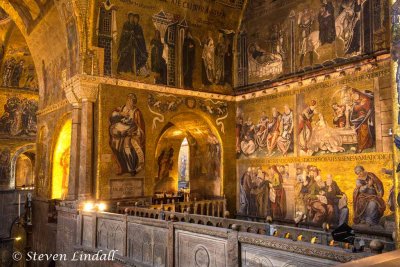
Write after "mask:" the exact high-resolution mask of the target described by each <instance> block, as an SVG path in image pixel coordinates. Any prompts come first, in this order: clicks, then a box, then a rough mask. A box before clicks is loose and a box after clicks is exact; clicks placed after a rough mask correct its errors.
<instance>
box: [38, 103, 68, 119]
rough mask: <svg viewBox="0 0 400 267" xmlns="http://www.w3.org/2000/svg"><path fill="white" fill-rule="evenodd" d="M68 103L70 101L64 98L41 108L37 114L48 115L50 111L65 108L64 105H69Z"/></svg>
mask: <svg viewBox="0 0 400 267" xmlns="http://www.w3.org/2000/svg"><path fill="white" fill-rule="evenodd" d="M68 103H69V101H68V100H67V99H64V100H62V101H60V102H57V103H55V104H52V105H50V106H47V107H46V108H44V109H41V110H39V111H38V112H37V113H36V114H37V115H38V116H45V115H47V114H49V113H52V112H54V111H56V110H59V109H61V108H64V107H66V106H68Z"/></svg>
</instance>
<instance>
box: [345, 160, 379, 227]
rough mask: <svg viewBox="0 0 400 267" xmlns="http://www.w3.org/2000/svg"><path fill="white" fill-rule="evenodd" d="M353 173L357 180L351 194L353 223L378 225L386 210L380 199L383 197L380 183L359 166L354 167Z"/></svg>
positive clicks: (370, 173) (372, 174) (373, 175)
mask: <svg viewBox="0 0 400 267" xmlns="http://www.w3.org/2000/svg"><path fill="white" fill-rule="evenodd" d="M354 172H355V174H356V175H357V179H356V188H355V189H354V193H353V205H354V208H353V209H354V217H353V222H354V223H355V224H364V225H369V226H373V225H378V224H379V220H380V219H381V217H382V216H383V213H384V212H385V209H386V203H385V201H384V200H383V198H382V197H383V195H384V188H383V184H382V181H381V180H380V179H379V178H378V177H377V176H376V175H375V174H374V173H372V172H367V171H366V170H365V169H364V167H363V166H361V165H358V166H356V167H355V168H354Z"/></svg>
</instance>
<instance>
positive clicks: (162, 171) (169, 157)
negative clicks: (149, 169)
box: [157, 147, 174, 181]
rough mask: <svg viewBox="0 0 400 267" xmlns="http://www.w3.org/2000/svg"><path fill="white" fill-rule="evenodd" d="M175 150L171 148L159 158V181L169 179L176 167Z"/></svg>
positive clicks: (164, 151) (165, 150)
mask: <svg viewBox="0 0 400 267" xmlns="http://www.w3.org/2000/svg"><path fill="white" fill-rule="evenodd" d="M173 157H174V149H173V148H172V147H170V148H169V149H168V150H167V149H164V150H163V151H162V152H161V154H160V155H159V156H158V159H157V163H158V180H159V181H162V180H166V179H168V178H169V172H170V171H171V170H172V167H173V166H174V160H173Z"/></svg>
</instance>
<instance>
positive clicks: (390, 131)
mask: <svg viewBox="0 0 400 267" xmlns="http://www.w3.org/2000/svg"><path fill="white" fill-rule="evenodd" d="M388 135H389V136H392V135H393V129H392V128H389V129H388Z"/></svg>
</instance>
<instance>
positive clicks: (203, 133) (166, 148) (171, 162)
mask: <svg viewBox="0 0 400 267" xmlns="http://www.w3.org/2000/svg"><path fill="white" fill-rule="evenodd" d="M222 150H223V149H222V145H221V141H220V137H219V134H218V131H217V130H216V129H215V128H214V127H213V126H212V125H211V124H210V123H208V122H207V121H206V120H205V119H203V118H202V117H201V116H199V115H197V114H195V113H182V114H179V115H177V116H175V117H173V118H172V119H171V120H170V121H169V122H168V123H167V125H166V126H165V127H164V129H163V131H162V134H161V136H160V138H159V140H158V143H157V148H156V155H155V163H156V166H155V170H157V171H156V172H155V175H154V176H155V178H154V179H155V183H154V192H155V193H166V194H169V195H177V194H178V195H179V194H183V192H184V191H185V189H184V188H185V187H186V189H187V187H189V188H190V199H195V198H196V199H197V200H200V199H211V198H214V197H219V196H221V195H222V184H223V182H222V180H223V175H222V164H221V161H222V154H223V151H222ZM185 155H186V159H185V157H184V156H185ZM183 171H184V172H185V175H183ZM182 178H183V179H182ZM189 179H190V181H189Z"/></svg>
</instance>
